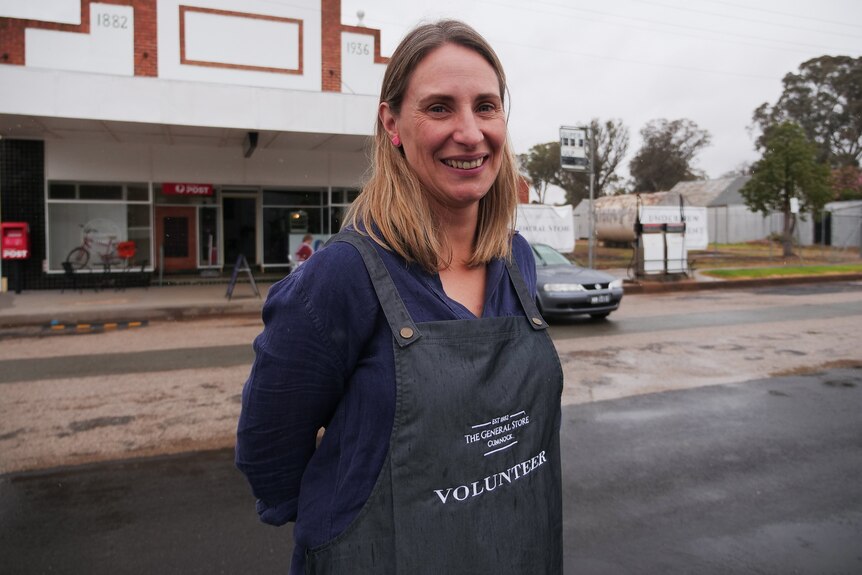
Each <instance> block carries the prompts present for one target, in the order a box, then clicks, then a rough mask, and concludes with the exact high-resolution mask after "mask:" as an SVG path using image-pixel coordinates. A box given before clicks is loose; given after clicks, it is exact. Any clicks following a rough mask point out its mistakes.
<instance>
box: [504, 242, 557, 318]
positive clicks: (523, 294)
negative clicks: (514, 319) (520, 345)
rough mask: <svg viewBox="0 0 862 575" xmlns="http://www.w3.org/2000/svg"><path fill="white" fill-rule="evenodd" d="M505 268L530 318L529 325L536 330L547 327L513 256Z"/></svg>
mask: <svg viewBox="0 0 862 575" xmlns="http://www.w3.org/2000/svg"><path fill="white" fill-rule="evenodd" d="M506 269H508V270H509V278H510V279H511V280H512V285H513V286H514V287H515V292H516V293H517V294H518V299H519V300H521V307H523V308H524V314H526V316H527V319H528V320H530V326H531V327H532V328H533V329H534V330H536V331H538V330H540V329H547V327H548V323H547V322H546V321H545V320H544V318H542V314H540V313H539V308H537V307H536V302H535V301H533V298H531V297H530V291H529V290H528V289H527V283H526V282H525V281H524V276H522V275H521V270H520V269H518V264H517V262H515V258H514V257H512V258H511V259H510V260H507V261H506Z"/></svg>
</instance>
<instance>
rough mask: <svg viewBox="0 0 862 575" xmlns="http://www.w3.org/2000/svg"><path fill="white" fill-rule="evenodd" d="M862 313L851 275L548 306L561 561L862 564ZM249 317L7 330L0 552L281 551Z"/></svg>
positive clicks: (237, 562) (164, 563)
mask: <svg viewBox="0 0 862 575" xmlns="http://www.w3.org/2000/svg"><path fill="white" fill-rule="evenodd" d="M860 315H862V285H860V284H853V283H840V284H821V285H818V286H804V287H785V288H781V289H778V288H773V289H760V290H752V291H739V290H736V291H730V290H728V291H718V292H704V293H699V294H692V293H689V294H665V295H661V296H634V297H627V298H626V300H625V301H624V302H623V307H622V308H621V310H620V311H619V312H618V313H617V314H614V315H612V316H611V319H610V320H609V321H607V322H603V323H594V322H589V321H582V320H574V321H571V322H568V323H565V324H559V325H554V326H553V327H552V330H551V333H552V336H553V338H554V341H555V344H556V345H557V347H558V350H559V352H560V355H561V358H562V360H563V364H564V370H565V376H566V388H565V392H564V425H563V453H564V466H565V467H564V481H565V497H566V499H565V505H566V508H565V517H566V533H565V535H566V541H567V546H566V549H567V573H625V572H632V573H633V572H641V573H652V572H667V573H682V572H697V573H726V572H759V573H793V572H796V573H822V572H831V573H857V572H862V487H860V485H862V483H860V482H859V481H858V477H859V476H860V475H862V449H860V447H862V418H859V416H858V414H859V413H860V412H862V411H860V408H862V353H860V351H859V349H858V343H857V342H858V341H860V336H862V321H860V317H859V316H860ZM259 330H260V324H259V322H258V321H257V320H255V319H237V318H234V319H230V320H210V321H204V322H194V323H185V324H184V323H174V324H172V323H166V324H153V325H151V326H149V327H146V328H141V329H139V330H134V331H127V332H115V333H106V334H93V335H76V336H53V337H44V338H22V339H14V340H5V341H4V342H3V344H2V345H0V374H2V375H0V390H2V392H0V453H2V459H0V465H2V466H3V470H2V471H3V472H5V473H6V474H5V475H3V476H2V477H0V517H2V518H3V521H2V522H0V573H6V572H8V573H42V572H68V573H81V572H86V573H102V572H104V573H109V572H110V573H117V572H123V573H145V572H154V571H156V572H165V573H171V572H174V573H197V572H200V573H214V572H215V573H218V572H223V573H244V572H258V573H267V572H273V573H275V572H284V565H285V562H286V561H287V557H288V553H289V539H290V532H289V528H287V529H271V528H267V527H264V526H262V525H259V524H258V523H257V521H256V518H255V517H254V514H253V511H252V501H251V498H250V496H249V494H248V491H247V488H246V487H245V485H244V483H243V480H242V478H241V477H240V476H239V474H237V473H236V472H235V471H234V470H233V468H232V465H231V456H230V455H231V454H230V450H229V449H226V448H229V446H230V445H231V444H232V434H233V427H234V425H235V420H236V414H237V411H238V396H239V391H240V387H241V384H242V381H243V379H244V377H245V375H246V373H247V371H248V362H249V360H250V358H251V350H250V347H249V342H250V341H251V339H252V338H253V337H254V335H255V334H256V333H257V332H258V331H259ZM46 398H50V401H46ZM171 453H174V454H175V455H165V454H171ZM145 455H152V456H155V457H151V458H145V459H133V460H129V459H128V458H129V457H130V456H136V457H139V456H145ZM118 459H121V460H122V461H116V460H118ZM81 463H87V464H86V465H81V466H78V467H73V468H68V467H66V468H61V469H49V468H53V467H54V466H56V465H68V464H81ZM26 469H30V470H31V471H23V470H26Z"/></svg>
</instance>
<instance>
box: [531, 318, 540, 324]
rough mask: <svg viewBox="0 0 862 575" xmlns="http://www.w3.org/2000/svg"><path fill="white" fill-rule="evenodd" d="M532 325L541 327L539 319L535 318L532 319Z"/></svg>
mask: <svg viewBox="0 0 862 575" xmlns="http://www.w3.org/2000/svg"><path fill="white" fill-rule="evenodd" d="M533 323H534V324H536V325H542V320H541V319H539V318H537V317H534V318H533Z"/></svg>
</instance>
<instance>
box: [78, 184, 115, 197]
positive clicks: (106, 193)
mask: <svg viewBox="0 0 862 575" xmlns="http://www.w3.org/2000/svg"><path fill="white" fill-rule="evenodd" d="M78 198H79V199H81V200H122V199H123V186H114V185H105V184H82V185H81V186H79V187H78Z"/></svg>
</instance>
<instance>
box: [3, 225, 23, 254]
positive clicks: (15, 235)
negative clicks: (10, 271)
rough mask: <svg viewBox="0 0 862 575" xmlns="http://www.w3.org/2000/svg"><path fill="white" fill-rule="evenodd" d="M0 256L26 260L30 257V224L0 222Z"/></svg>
mask: <svg viewBox="0 0 862 575" xmlns="http://www.w3.org/2000/svg"><path fill="white" fill-rule="evenodd" d="M0 256H2V258H3V259H4V260H26V259H27V258H29V257H30V224H28V223H26V222H3V223H2V224H0Z"/></svg>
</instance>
